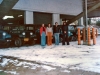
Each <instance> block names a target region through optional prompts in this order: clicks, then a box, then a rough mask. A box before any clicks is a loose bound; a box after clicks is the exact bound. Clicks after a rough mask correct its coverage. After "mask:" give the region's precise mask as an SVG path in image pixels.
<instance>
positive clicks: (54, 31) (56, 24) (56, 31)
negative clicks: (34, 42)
mask: <svg viewBox="0 0 100 75" xmlns="http://www.w3.org/2000/svg"><path fill="white" fill-rule="evenodd" d="M59 29H60V28H59V26H58V23H57V22H55V26H54V27H53V33H54V37H55V45H59Z"/></svg>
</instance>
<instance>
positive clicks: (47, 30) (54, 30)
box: [40, 22, 69, 47]
mask: <svg viewBox="0 0 100 75" xmlns="http://www.w3.org/2000/svg"><path fill="white" fill-rule="evenodd" d="M59 30H60V27H59V26H58V23H57V22H55V26H53V27H52V26H51V24H50V23H49V24H48V27H45V25H44V24H42V26H41V28H40V36H41V46H42V47H45V45H46V36H47V45H48V46H50V45H52V36H53V35H54V38H55V45H59V34H60V32H59ZM61 30H62V45H65V42H67V45H69V40H68V25H66V22H64V23H63V25H62V27H61Z"/></svg>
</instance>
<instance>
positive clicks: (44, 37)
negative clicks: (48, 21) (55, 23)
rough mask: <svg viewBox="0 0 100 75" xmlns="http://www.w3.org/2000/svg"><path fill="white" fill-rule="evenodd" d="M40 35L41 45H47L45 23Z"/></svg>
mask: <svg viewBox="0 0 100 75" xmlns="http://www.w3.org/2000/svg"><path fill="white" fill-rule="evenodd" d="M40 36H41V46H42V47H45V45H46V28H45V27H44V24H42V27H41V28H40Z"/></svg>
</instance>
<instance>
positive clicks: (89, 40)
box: [88, 27, 91, 46]
mask: <svg viewBox="0 0 100 75" xmlns="http://www.w3.org/2000/svg"><path fill="white" fill-rule="evenodd" d="M88 45H89V46H91V33H90V27H88Z"/></svg>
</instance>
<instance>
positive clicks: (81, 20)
mask: <svg viewBox="0 0 100 75" xmlns="http://www.w3.org/2000/svg"><path fill="white" fill-rule="evenodd" d="M78 25H83V17H81V18H80V19H79V20H78Z"/></svg>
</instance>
